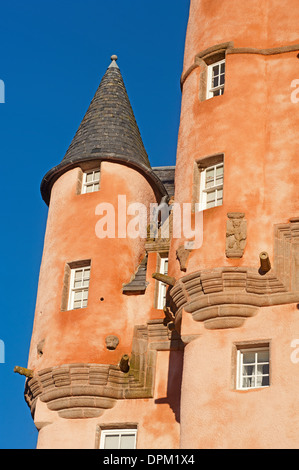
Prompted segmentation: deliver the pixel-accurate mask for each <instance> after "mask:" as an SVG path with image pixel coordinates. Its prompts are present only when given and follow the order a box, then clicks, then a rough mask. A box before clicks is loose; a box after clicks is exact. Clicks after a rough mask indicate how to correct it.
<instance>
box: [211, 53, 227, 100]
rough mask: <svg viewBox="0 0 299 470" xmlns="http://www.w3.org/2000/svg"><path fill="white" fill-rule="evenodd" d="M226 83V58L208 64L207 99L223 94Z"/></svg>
mask: <svg viewBox="0 0 299 470" xmlns="http://www.w3.org/2000/svg"><path fill="white" fill-rule="evenodd" d="M224 83H225V59H223V60H220V61H219V62H214V63H213V64H211V65H209V66H208V78H207V99H209V98H213V97H214V96H219V95H223V93H224Z"/></svg>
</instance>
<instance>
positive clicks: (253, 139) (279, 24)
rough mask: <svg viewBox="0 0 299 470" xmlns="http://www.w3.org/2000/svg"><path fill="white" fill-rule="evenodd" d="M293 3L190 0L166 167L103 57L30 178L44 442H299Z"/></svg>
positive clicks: (35, 407)
mask: <svg viewBox="0 0 299 470" xmlns="http://www.w3.org/2000/svg"><path fill="white" fill-rule="evenodd" d="M296 13H297V14H296ZM298 14H299V11H298V2H296V1H295V0H289V1H288V5H287V7H286V6H285V5H283V4H282V2H278V1H277V0H267V1H266V2H265V1H264V2H260V1H257V0H252V1H251V2H246V1H244V0H240V1H239V2H238V7H236V2H235V1H233V0H225V2H218V1H216V0H191V4H190V14H189V21H188V27H187V34H186V43H185V55H184V65H183V71H182V77H181V89H182V101H181V118H180V129H179V136H178V147H177V160H176V165H175V167H169V166H163V165H161V166H160V167H155V168H152V167H151V165H150V162H149V158H148V155H147V153H146V150H145V148H144V145H143V142H142V138H141V134H140V132H139V128H138V125H137V123H136V120H135V117H134V113H133V110H132V107H131V104H130V100H129V97H128V95H127V91H126V88H125V84H124V82H123V79H122V75H121V71H120V68H119V65H118V64H119V61H118V60H117V57H116V56H112V57H111V63H110V65H109V67H108V69H107V71H106V73H105V75H104V76H103V78H102V81H101V83H100V85H99V88H98V89H97V91H96V93H95V96H94V98H93V100H92V102H91V103H90V106H89V108H88V110H87V112H86V114H85V116H84V118H83V120H82V122H81V124H80V126H79V128H78V131H77V132H76V134H75V136H74V138H73V141H72V143H71V145H70V147H69V148H68V150H67V152H66V155H65V156H64V158H63V160H62V161H61V163H59V164H58V165H57V166H56V167H54V168H52V169H51V170H49V171H48V173H47V174H46V175H45V177H44V178H43V180H42V183H41V194H42V197H43V199H44V201H45V203H46V204H47V205H48V206H49V211H48V220H47V228H46V233H45V241H44V251H43V257H42V263H41V268H40V278H39V285H38V293H37V302H36V312H35V319H34V325H33V332H32V340H31V347H30V353H29V360H28V369H26V370H21V371H20V372H21V373H24V374H25V375H26V376H27V378H26V386H25V398H26V402H27V404H28V406H29V407H30V409H31V413H32V416H33V419H34V423H35V425H36V427H37V428H38V430H39V436H38V443H37V448H39V449H45V448H48V449H55V448H69V449H76V448H84V449H92V448H97V449H105V448H106V449H116V448H121V449H132V448H137V449H203V448H213V449H215V448H267V449H268V448H297V447H298V444H299V437H298V436H299V419H298V411H297V410H298V406H297V393H298V388H299V364H298V362H299V354H297V348H298V345H299V339H298V338H299V312H298V304H299V195H298V177H299V167H298V151H297V148H298V128H299V113H298V110H297V107H296V106H297V105H296V104H295V103H294V102H293V101H292V100H291V93H292V91H293V90H292V86H291V84H292V82H293V80H294V79H296V78H299V77H298V74H299V60H298V57H299V54H298V53H299V42H298V32H297V18H298ZM296 74H297V76H296ZM140 124H141V125H142V123H140ZM141 207H142V208H143V209H144V212H145V215H144V214H143V219H142V220H143V222H144V223H143V226H142V230H143V232H142V236H141V234H140V232H138V230H140V227H141V225H142V224H141V223H140V220H141V219H140V217H139V218H137V219H135V217H136V213H137V212H138V210H139V212H140V211H141ZM128 208H130V209H129V210H128ZM153 208H154V209H155V210H156V215H157V217H156V218H154V219H151V218H150V214H151V213H152V209H153ZM161 208H162V209H165V213H166V214H167V216H166V217H163V210H161ZM183 208H186V214H187V215H188V217H187V216H186V218H184V216H183ZM180 209H181V211H180ZM187 209H188V211H187ZM124 215H125V217H124ZM139 215H140V214H139ZM111 217H112V219H111ZM144 217H145V218H144ZM187 219H188V220H187ZM111 220H113V223H114V225H113V226H112V228H111V225H110V222H111ZM128 223H130V224H131V225H130V230H131V231H130V236H129V235H128V228H129V227H128ZM186 224H187V225H188V224H189V225H190V227H189V230H184V228H186V227H185V226H186ZM136 227H137V228H136ZM144 232H145V233H144Z"/></svg>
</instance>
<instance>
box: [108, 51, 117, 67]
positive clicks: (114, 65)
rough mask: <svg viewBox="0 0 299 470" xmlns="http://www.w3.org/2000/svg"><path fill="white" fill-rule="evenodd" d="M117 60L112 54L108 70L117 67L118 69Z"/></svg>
mask: <svg viewBox="0 0 299 470" xmlns="http://www.w3.org/2000/svg"><path fill="white" fill-rule="evenodd" d="M117 59H118V57H117V55H115V54H113V55H112V56H111V61H112V62H111V64H110V65H109V67H108V69H110V67H117V68H119V67H118V65H117V63H116V61H117Z"/></svg>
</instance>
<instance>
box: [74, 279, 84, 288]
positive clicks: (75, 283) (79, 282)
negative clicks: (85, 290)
mask: <svg viewBox="0 0 299 470" xmlns="http://www.w3.org/2000/svg"><path fill="white" fill-rule="evenodd" d="M74 287H75V288H77V287H82V281H81V280H80V281H76V280H75V282H74Z"/></svg>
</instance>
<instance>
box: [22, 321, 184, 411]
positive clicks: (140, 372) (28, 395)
mask: <svg viewBox="0 0 299 470" xmlns="http://www.w3.org/2000/svg"><path fill="white" fill-rule="evenodd" d="M183 348H184V343H183V342H182V341H181V339H180V336H179V335H178V333H177V332H176V331H170V330H169V328H167V326H165V324H164V319H158V320H151V321H149V322H148V323H147V324H146V325H141V326H136V327H135V330H134V337H133V346H132V353H131V356H130V367H129V369H124V370H121V368H120V365H118V366H117V365H109V364H80V363H78V364H65V365H61V366H54V367H49V368H47V369H43V370H40V371H36V372H35V373H34V376H33V377H29V378H28V379H27V380H26V386H25V400H26V402H27V404H28V406H29V407H30V409H31V413H32V415H34V411H35V406H36V401H37V399H40V400H41V401H42V402H44V403H46V404H47V406H48V408H49V409H50V410H52V411H56V412H58V414H59V416H60V417H62V418H69V419H70V418H73V419H78V418H93V417H97V416H101V415H102V414H103V413H104V411H105V410H106V409H109V408H113V407H114V406H115V404H116V403H117V400H120V399H131V398H152V397H153V395H154V383H155V372H156V357H157V351H165V350H169V351H170V350H180V349H183ZM122 359H124V358H123V357H122ZM125 362H126V361H125Z"/></svg>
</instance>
